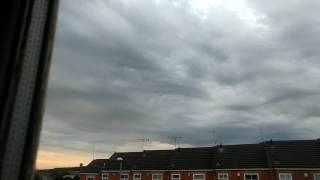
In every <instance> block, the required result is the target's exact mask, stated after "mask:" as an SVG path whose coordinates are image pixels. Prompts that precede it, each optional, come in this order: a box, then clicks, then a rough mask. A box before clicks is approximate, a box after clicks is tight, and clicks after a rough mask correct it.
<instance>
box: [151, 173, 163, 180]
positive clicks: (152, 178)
mask: <svg viewBox="0 0 320 180" xmlns="http://www.w3.org/2000/svg"><path fill="white" fill-rule="evenodd" d="M154 175H160V176H161V180H163V174H162V173H154V174H152V175H151V178H152V180H155V179H154V178H153V176H154Z"/></svg>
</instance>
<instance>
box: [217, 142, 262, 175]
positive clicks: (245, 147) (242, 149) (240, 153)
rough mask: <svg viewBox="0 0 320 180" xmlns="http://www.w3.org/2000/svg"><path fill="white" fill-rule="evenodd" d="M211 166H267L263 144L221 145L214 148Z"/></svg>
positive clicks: (219, 167)
mask: <svg viewBox="0 0 320 180" xmlns="http://www.w3.org/2000/svg"><path fill="white" fill-rule="evenodd" d="M214 149H215V150H214V156H213V160H212V168H214V169H226V168H228V169H232V168H267V167H268V165H267V158H266V154H265V150H264V146H263V145H260V144H241V145H223V146H216V147H215V148H214Z"/></svg>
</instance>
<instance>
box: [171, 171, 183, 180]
mask: <svg viewBox="0 0 320 180" xmlns="http://www.w3.org/2000/svg"><path fill="white" fill-rule="evenodd" d="M177 175H178V176H179V180H181V174H180V173H173V174H171V176H170V177H171V180H174V178H173V176H177ZM175 180H176V179H175Z"/></svg>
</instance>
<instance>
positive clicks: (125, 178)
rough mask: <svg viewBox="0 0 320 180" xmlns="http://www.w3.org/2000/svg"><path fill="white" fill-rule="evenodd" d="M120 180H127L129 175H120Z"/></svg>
mask: <svg viewBox="0 0 320 180" xmlns="http://www.w3.org/2000/svg"><path fill="white" fill-rule="evenodd" d="M120 180H129V175H128V174H121V175H120Z"/></svg>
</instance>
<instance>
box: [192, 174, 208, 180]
mask: <svg viewBox="0 0 320 180" xmlns="http://www.w3.org/2000/svg"><path fill="white" fill-rule="evenodd" d="M204 179H205V175H204V174H194V175H193V180H204Z"/></svg>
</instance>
